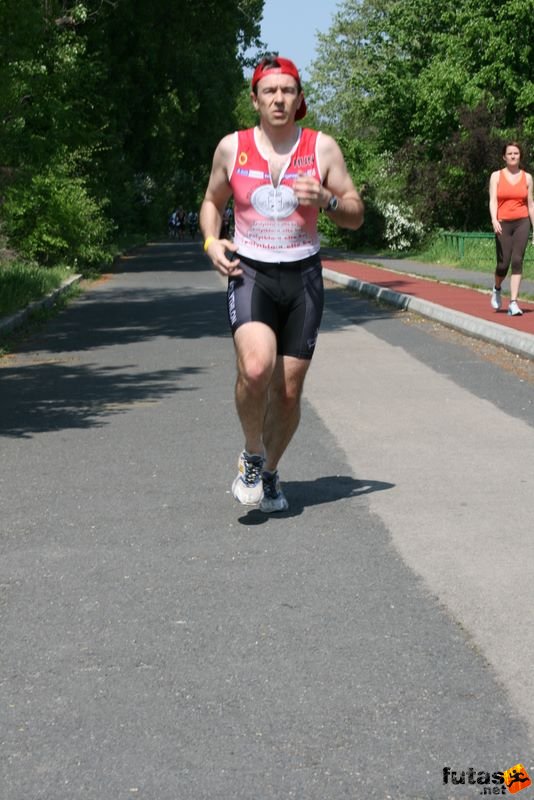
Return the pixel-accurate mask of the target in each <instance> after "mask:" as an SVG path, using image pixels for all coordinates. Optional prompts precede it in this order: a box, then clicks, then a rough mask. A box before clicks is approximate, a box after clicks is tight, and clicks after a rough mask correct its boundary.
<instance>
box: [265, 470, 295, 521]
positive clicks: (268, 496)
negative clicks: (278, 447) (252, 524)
mask: <svg viewBox="0 0 534 800" xmlns="http://www.w3.org/2000/svg"><path fill="white" fill-rule="evenodd" d="M288 508H289V503H288V502H287V500H286V496H285V494H284V493H283V491H282V489H281V488H280V481H279V479H278V471H276V472H264V473H263V500H262V501H261V503H260V511H264V512H265V513H266V514H272V513H273V512H275V511H287V509H288Z"/></svg>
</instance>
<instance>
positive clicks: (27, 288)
mask: <svg viewBox="0 0 534 800" xmlns="http://www.w3.org/2000/svg"><path fill="white" fill-rule="evenodd" d="M72 274H73V273H72V270H71V269H69V268H68V267H52V268H50V269H48V268H44V267H39V266H37V265H36V264H28V263H26V262H22V261H13V262H7V263H5V264H1V265H0V317H8V316H10V315H11V314H14V313H15V312H16V311H20V310H21V309H23V308H25V307H26V306H27V305H28V304H29V303H31V302H32V301H33V300H39V299H41V298H42V297H45V296H46V295H47V294H49V293H50V292H53V291H54V289H58V288H59V287H60V286H61V284H62V283H63V281H64V280H65V279H66V278H68V277H70V276H71V275H72Z"/></svg>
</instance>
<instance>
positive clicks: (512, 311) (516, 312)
mask: <svg viewBox="0 0 534 800" xmlns="http://www.w3.org/2000/svg"><path fill="white" fill-rule="evenodd" d="M522 313H523V312H522V311H521V309H520V308H519V306H518V305H517V302H516V301H515V300H511V301H510V305H509V306H508V316H509V317H520V316H521V314H522Z"/></svg>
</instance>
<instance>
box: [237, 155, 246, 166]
mask: <svg viewBox="0 0 534 800" xmlns="http://www.w3.org/2000/svg"><path fill="white" fill-rule="evenodd" d="M247 161H248V156H247V154H246V153H239V164H240V166H241V167H244V166H245V164H246V163H247Z"/></svg>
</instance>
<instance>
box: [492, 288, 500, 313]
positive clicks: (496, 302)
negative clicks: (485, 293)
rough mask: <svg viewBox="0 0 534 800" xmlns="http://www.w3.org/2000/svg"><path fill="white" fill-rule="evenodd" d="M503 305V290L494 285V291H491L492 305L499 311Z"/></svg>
mask: <svg viewBox="0 0 534 800" xmlns="http://www.w3.org/2000/svg"><path fill="white" fill-rule="evenodd" d="M501 306H502V300H501V290H500V289H496V288H495V286H494V287H493V291H492V293H491V307H492V308H494V309H495V311H498V310H499V308H500V307H501Z"/></svg>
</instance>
